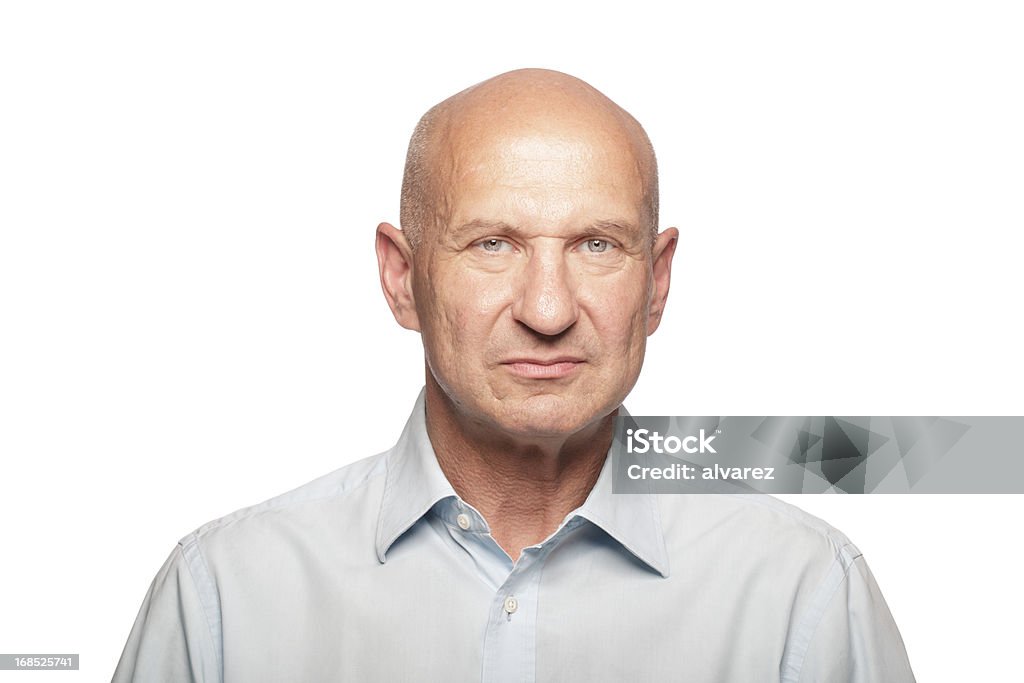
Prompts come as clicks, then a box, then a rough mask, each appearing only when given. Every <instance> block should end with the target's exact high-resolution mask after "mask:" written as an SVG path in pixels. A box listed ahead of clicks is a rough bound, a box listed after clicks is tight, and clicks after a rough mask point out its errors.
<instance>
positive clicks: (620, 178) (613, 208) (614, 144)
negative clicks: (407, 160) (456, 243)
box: [441, 123, 644, 225]
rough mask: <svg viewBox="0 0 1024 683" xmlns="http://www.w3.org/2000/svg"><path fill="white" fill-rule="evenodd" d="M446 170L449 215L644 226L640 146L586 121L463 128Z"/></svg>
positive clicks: (453, 219) (457, 219) (459, 219)
mask: <svg viewBox="0 0 1024 683" xmlns="http://www.w3.org/2000/svg"><path fill="white" fill-rule="evenodd" d="M449 150H450V159H449V160H450V164H448V165H447V173H443V174H442V176H443V177H442V178H441V180H442V183H443V186H444V189H443V191H444V193H445V194H446V195H447V202H446V203H447V204H448V207H449V214H450V215H449V218H450V219H451V222H452V223H455V224H458V223H460V222H462V221H465V220H475V219H501V220H506V221H509V222H515V223H524V222H525V223H530V222H533V221H538V222H541V223H545V224H550V223H562V222H565V221H570V220H572V219H573V218H579V219H583V220H589V221H593V220H622V221H626V222H629V223H634V224H637V225H639V223H640V213H641V210H642V205H643V196H644V186H643V176H642V171H641V165H640V161H639V159H638V158H637V154H636V152H635V150H634V145H632V144H631V143H630V141H629V140H627V139H625V136H623V135H621V134H617V133H616V132H615V131H608V130H601V129H594V128H593V127H590V128H588V127H586V126H580V125H565V124H564V123H562V124H561V125H558V126H547V127H538V126H533V127H523V128H518V129H515V128H514V129H511V130H509V129H503V130H498V129H486V128H483V129H477V130H465V131H462V134H461V135H459V136H456V139H454V140H452V141H451V145H450V147H449Z"/></svg>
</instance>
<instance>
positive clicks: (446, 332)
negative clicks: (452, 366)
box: [421, 273, 512, 349]
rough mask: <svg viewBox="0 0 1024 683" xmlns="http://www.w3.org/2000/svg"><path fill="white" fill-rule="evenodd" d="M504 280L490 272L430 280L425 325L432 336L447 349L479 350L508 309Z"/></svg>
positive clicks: (508, 291) (506, 285) (506, 283)
mask: <svg viewBox="0 0 1024 683" xmlns="http://www.w3.org/2000/svg"><path fill="white" fill-rule="evenodd" d="M507 280H508V278H506V277H503V276H501V275H496V274H491V273H480V274H468V275H467V274H462V276H460V277H459V278H444V277H434V278H432V279H431V283H430V287H429V294H428V296H429V297H430V302H431V304H430V306H429V307H428V308H429V313H428V316H429V320H428V321H427V323H426V325H425V326H426V328H428V329H429V330H430V334H431V336H434V337H438V338H441V339H444V340H445V342H446V345H447V346H450V347H456V346H458V347H470V346H471V347H474V348H477V349H479V348H482V346H481V344H482V342H483V341H484V340H486V339H487V338H488V337H489V336H490V335H491V334H492V332H493V330H494V327H495V324H496V322H497V320H498V319H499V318H500V316H501V314H502V312H503V311H504V310H505V309H506V308H508V306H509V301H510V294H511V291H512V290H511V288H510V286H509V283H508V282H507ZM421 322H422V321H421Z"/></svg>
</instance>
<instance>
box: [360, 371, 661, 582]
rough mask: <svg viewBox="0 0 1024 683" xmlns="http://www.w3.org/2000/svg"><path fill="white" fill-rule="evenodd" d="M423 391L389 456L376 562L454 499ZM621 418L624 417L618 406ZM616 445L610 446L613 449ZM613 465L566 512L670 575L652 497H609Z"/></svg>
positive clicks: (607, 462) (606, 466) (608, 460)
mask: <svg viewBox="0 0 1024 683" xmlns="http://www.w3.org/2000/svg"><path fill="white" fill-rule="evenodd" d="M425 395H426V392H425V390H422V391H420V395H419V397H417V399H416V405H415V406H414V407H413V410H412V414H411V415H410V416H409V420H408V421H407V422H406V424H405V429H404V430H402V436H401V437H399V439H398V443H397V444H395V446H394V448H392V449H391V450H390V451H389V452H388V453H387V455H386V456H385V457H386V459H387V461H386V471H387V473H386V475H385V482H384V495H383V497H382V499H381V509H380V516H379V517H378V521H377V558H378V559H379V560H380V561H381V562H382V563H383V562H384V561H385V556H386V554H387V552H388V549H390V548H391V546H392V544H393V543H394V542H395V541H396V540H397V539H398V537H399V536H401V535H402V534H404V533H405V532H406V531H407V530H408V529H409V528H410V527H411V526H412V525H413V524H415V523H416V522H417V521H419V519H420V518H421V517H423V516H424V515H425V514H426V513H427V512H428V511H429V510H430V509H431V508H432V507H433V506H434V504H435V503H437V502H438V501H439V500H443V499H445V498H449V497H451V498H456V499H457V498H458V496H457V495H456V493H455V489H453V488H452V485H451V484H450V483H449V482H448V479H447V478H446V477H445V476H444V472H442V471H441V467H440V465H438V464H437V456H436V454H435V453H434V448H433V446H432V445H431V443H430V438H429V437H428V436H427V424H426V409H425V405H426V399H425ZM619 415H621V416H625V415H628V413H627V412H626V410H625V408H621V407H620V408H619ZM614 447H615V446H614V445H613V448H614ZM612 461H613V459H612V458H611V457H606V458H605V462H604V466H603V467H602V468H601V473H600V475H598V478H597V483H595V484H594V488H593V489H592V490H591V491H590V495H589V496H587V500H586V501H585V502H584V503H583V505H582V506H581V507H579V508H577V509H576V510H575V511H574V512H572V513H570V514H569V516H568V517H567V518H566V520H567V521H569V520H571V519H572V518H573V517H577V516H578V517H582V518H583V519H586V520H588V521H589V522H591V523H592V524H594V525H596V526H598V527H600V528H601V529H602V530H603V531H604V532H605V533H606V534H608V535H609V536H610V537H611V538H613V539H614V540H615V541H617V542H618V543H619V544H620V545H622V547H624V548H625V549H626V550H628V551H629V552H630V553H631V554H632V555H634V556H635V557H636V558H637V559H639V560H640V561H641V562H643V563H644V564H646V565H647V566H649V567H650V568H651V569H653V570H654V571H656V572H658V573H659V574H661V575H662V576H664V577H667V576H668V570H669V567H668V552H667V551H666V549H665V538H664V535H663V533H662V529H661V516H660V514H659V512H658V506H657V501H656V497H655V495H653V494H612V474H613V473H612Z"/></svg>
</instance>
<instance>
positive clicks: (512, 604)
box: [505, 595, 519, 614]
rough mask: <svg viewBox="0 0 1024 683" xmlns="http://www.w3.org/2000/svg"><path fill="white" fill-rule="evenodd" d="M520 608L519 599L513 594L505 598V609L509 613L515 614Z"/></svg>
mask: <svg viewBox="0 0 1024 683" xmlns="http://www.w3.org/2000/svg"><path fill="white" fill-rule="evenodd" d="M517 609H519V601H518V600H516V599H515V598H514V597H513V596H511V595H510V596H508V597H507V598H505V611H506V612H508V613H509V614H515V612H516V610H517Z"/></svg>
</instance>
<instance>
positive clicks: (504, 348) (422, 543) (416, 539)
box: [114, 70, 913, 683]
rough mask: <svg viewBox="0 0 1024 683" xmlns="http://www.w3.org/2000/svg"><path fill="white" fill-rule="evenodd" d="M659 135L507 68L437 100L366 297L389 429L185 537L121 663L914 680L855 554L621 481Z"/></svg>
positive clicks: (273, 677) (137, 674)
mask: <svg viewBox="0 0 1024 683" xmlns="http://www.w3.org/2000/svg"><path fill="white" fill-rule="evenodd" d="M657 214H658V186H657V171H656V166H655V159H654V154H653V151H652V149H651V146H650V142H649V141H648V139H647V136H646V134H645V133H644V131H643V129H642V128H641V127H640V125H639V124H638V123H637V122H636V121H635V120H634V119H633V118H632V117H631V116H630V115H629V114H628V113H626V112H625V111H624V110H622V109H621V108H620V107H618V106H617V105H616V104H614V103H613V102H611V101H610V100H609V99H607V98H606V97H605V96H604V95H602V94H601V93H599V92H598V91H596V90H594V89H593V88H592V87H590V86H589V85H587V84H586V83H583V82H582V81H579V80H577V79H575V78H572V77H570V76H566V75H564V74H560V73H556V72H550V71H542V70H523V71H515V72H511V73H508V74H504V75H501V76H498V77H496V78H493V79H491V80H489V81H486V82H484V83H482V84H479V85H477V86H474V87H472V88H470V89H468V90H465V91H463V92H461V93H459V94H457V95H455V96H453V97H451V98H449V99H448V100H445V101H444V102H442V103H441V104H439V105H437V106H436V107H434V108H433V109H432V110H430V111H429V112H428V113H427V114H426V115H425V116H424V118H423V119H422V120H421V121H420V123H419V125H418V126H417V128H416V131H415V133H414V135H413V139H412V142H411V144H410V147H409V155H408V159H407V164H406V172H405V178H404V181H403V192H402V208H401V219H402V220H401V223H402V228H403V229H402V230H399V229H397V228H395V227H393V226H391V225H389V224H387V223H384V224H381V225H380V226H379V227H378V229H377V256H378V262H379V265H380V279H381V285H382V287H383V290H384V294H385V296H386V298H387V301H388V304H389V305H390V307H391V310H392V312H393V313H394V316H395V318H396V320H397V321H398V322H399V324H401V325H402V326H403V327H407V328H409V329H413V330H417V331H419V332H420V333H421V335H422V339H423V347H424V356H425V360H426V372H425V376H426V387H425V389H424V390H423V392H422V394H421V396H420V398H419V400H418V401H417V403H416V405H415V407H414V409H413V413H412V415H411V417H410V418H409V422H408V424H407V426H406V428H405V431H404V432H403V434H402V436H401V438H400V439H399V441H398V443H397V445H396V446H395V447H394V448H392V449H391V450H390V451H388V452H386V453H383V454H381V455H378V456H375V457H372V458H369V459H366V460H362V461H359V462H356V463H354V464H352V465H350V466H348V467H345V468H343V469H341V470H339V471H337V472H334V473H332V474H329V475H327V476H325V477H323V478H321V479H318V480H316V481H314V482H311V483H310V484H307V485H305V486H303V487H301V488H299V489H296V490H295V491H292V492H290V493H287V494H284V495H283V496H279V497H278V498H275V499H272V500H270V501H267V502H265V503H263V504H261V505H257V506H255V507H252V508H248V509H246V510H242V511H239V512H236V513H234V514H233V515H229V516H228V517H224V518H222V519H220V520H217V521H215V522H212V523H210V524H207V525H205V526H204V527H202V528H200V529H199V530H197V531H196V532H194V533H192V534H190V535H188V536H186V537H185V538H184V539H182V541H181V542H180V544H179V545H178V547H177V548H176V549H175V550H174V552H173V553H172V555H171V557H170V558H169V559H168V561H167V563H166V564H165V565H164V567H163V568H162V569H161V570H160V572H159V574H158V575H157V577H156V579H155V580H154V583H153V586H152V588H151V589H150V592H149V594H148V595H147V597H146V600H145V602H144V604H143V607H142V610H141V612H140V614H139V617H138V620H137V621H136V624H135V627H134V629H133V630H132V633H131V636H130V637H129V640H128V644H127V646H126V648H125V652H124V655H123V656H122V658H121V662H120V664H119V666H118V669H117V672H116V673H115V675H114V680H115V681H128V680H139V681H150V680H161V681H165V680H166V681H178V680H203V681H221V680H223V681H245V682H247V683H249V682H252V681H328V680H353V681H364V680H373V681H378V680H379V681H393V680H404V681H411V680H416V681H441V680H444V681H449V680H453V681H473V680H484V681H533V680H536V681H634V680H635V681H661V680H685V681H707V682H712V681H716V682H720V681H743V682H746V681H756V682H761V681H879V682H881V681H885V682H886V683H900V682H903V681H912V680H913V675H912V674H911V671H910V667H909V664H908V663H907V658H906V655H905V652H904V648H903V644H902V641H901V640H900V637H899V633H898V631H897V630H896V627H895V625H894V623H893V621H892V618H891V617H890V615H889V612H888V609H887V608H886V606H885V603H884V601H883V600H882V597H881V595H880V594H879V592H878V589H877V586H876V585H875V582H874V579H873V578H872V576H871V574H870V572H869V571H868V569H867V566H866V565H865V564H864V560H863V558H862V557H861V555H860V553H859V552H858V551H857V549H856V548H855V547H854V546H853V545H852V544H850V542H849V541H848V540H847V539H846V538H845V537H843V536H842V535H841V534H840V533H839V532H837V531H835V530H834V529H832V528H831V527H829V526H827V525H826V524H824V523H823V522H821V521H819V520H817V519H815V518H812V517H810V516H808V515H806V514H803V513H801V512H800V511H798V510H796V509H794V508H792V507H790V506H787V505H784V504H782V503H780V502H778V501H775V500H774V499H772V498H769V497H767V496H725V495H695V496H683V495H675V496H672V495H668V496H653V495H612V493H611V469H610V464H609V463H610V458H608V457H607V454H608V451H609V448H610V446H611V442H612V420H613V417H614V416H615V415H616V414H617V412H618V410H619V407H620V405H621V403H622V401H623V399H624V398H625V397H626V395H627V394H628V393H629V391H630V389H631V388H632V387H633V385H634V383H635V382H636V380H637V377H638V375H639V372H640V367H641V364H642V361H643V357H644V349H645V343H646V337H647V336H648V335H650V334H652V333H653V332H654V331H655V330H656V329H657V327H658V324H659V322H660V320H661V316H662V312H663V310H664V307H665V301H666V298H667V296H668V290H669V278H670V272H671V264H672V256H673V253H674V250H675V245H676V239H677V235H678V233H677V231H676V230H675V229H667V230H664V231H662V232H660V233H659V232H658V231H657V220H658V217H657Z"/></svg>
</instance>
